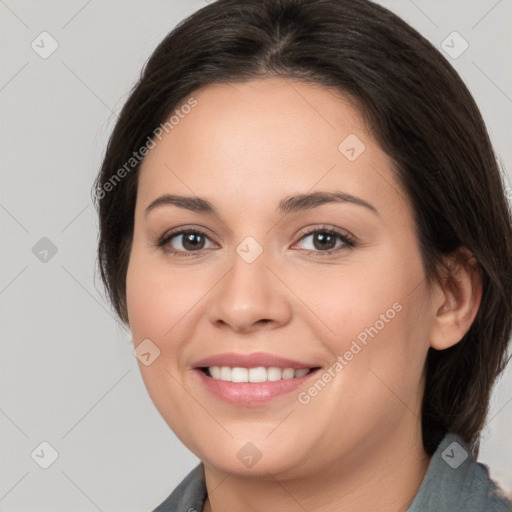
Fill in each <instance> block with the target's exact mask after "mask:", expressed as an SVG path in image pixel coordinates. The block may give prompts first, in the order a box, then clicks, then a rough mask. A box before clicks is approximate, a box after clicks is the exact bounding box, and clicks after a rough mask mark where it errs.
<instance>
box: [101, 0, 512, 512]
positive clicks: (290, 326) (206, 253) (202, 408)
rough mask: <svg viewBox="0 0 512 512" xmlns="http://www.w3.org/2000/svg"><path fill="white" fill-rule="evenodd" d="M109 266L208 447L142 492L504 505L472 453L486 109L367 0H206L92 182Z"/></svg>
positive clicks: (273, 503) (499, 257)
mask: <svg viewBox="0 0 512 512" xmlns="http://www.w3.org/2000/svg"><path fill="white" fill-rule="evenodd" d="M95 186H96V195H97V198H98V207H99V216H100V240H99V262H100V269H101V274H102V278H103V280H104V283H105V285H106V288H107V290H108V292H109V294H110V298H111V300H112V303H113V305H114V307H115V309H116V311H117V313H118V315H119V317H120V318H121V319H122V320H123V322H125V323H126V325H127V326H128V327H129V328H130V330H131V333H132V335H133V340H134V345H135V354H136V355H137V357H138V359H139V366H140V370H141V373H142V377H143V379H144V382H145V385H146V387H147V389H148V392H149V394H150V396H151V399H152V400H153V402H154V404H155V406H156V407H157V409H158V410H159V412H160V414H161V415H162V417H163V418H164V420H165V421H166V422H167V423H168V425H169V426H170V428H171V429H172V430H173V431H174V432H175V434H176V435H177V436H178V437H179V439H180V440H181V441H182V442H183V443H184V444H185V445H186V446H187V447H188V448H189V449H190V450H191V451H192V452H193V453H194V454H195V455H197V457H199V459H200V460H201V464H199V465H198V466H197V467H196V468H195V469H194V470H193V471H192V472H191V473H190V474H189V475H188V476H187V477H186V479H185V480H184V481H183V482H182V483H181V484H180V486H179V487H178V488H177V489H175V490H174V491H173V493H172V494H171V495H170V496H169V498H168V499H167V500H165V502H164V503H162V504H161V505H160V506H159V507H157V508H156V509H155V510H156V511H159V512H162V511H174V510H176V511H178V510H180V511H181V510H189V511H193V510H197V511H205V512H210V511H213V512H231V511H240V510H244V511H249V510H250V511H267V510H280V511H292V510H293V511H296V510H307V511H331V510H332V511H334V510H336V511H339V510H350V511H367V510H380V511H393V512H396V511H399V510H401V511H405V510H408V511H414V512H416V511H420V510H421V511H423V510H426V511H434V510H435V511H437V512H439V511H445V510H446V511H451V512H453V511H458V510H460V511H462V510H464V511H468V510H471V511H484V510H485V511H487V510H495V511H500V512H501V511H510V510H511V509H512V506H511V503H510V501H509V500H508V499H507V498H506V497H505V496H504V493H503V492H502V491H501V490H500V489H499V488H498V486H497V485H496V484H495V483H494V482H493V481H492V480H491V479H490V478H489V474H488V471H487V468H486V467H485V466H484V465H482V464H480V463H478V462H476V458H477V456H478V448H479V437H480V433H481V430H482V428H483V426H484V422H485V418H486V413H487V408H488V403H489V397H490V392H491V389H492V385H493V383H494V382H495V379H496V377H497V376H498V375H499V374H500V372H501V371H502V370H503V369H504V367H505V363H506V350H507V343H508V341H509V338H510V331H511V319H512V303H511V302H512V223H511V217H510V212H509V210H508V207H507V202H506V199H505V194H504V187H503V182H502V178H501V175H500V171H499V168H498V166H497V163H496V158H495V156H494V153H493V150H492V147H491V144H490V141H489V137H488V135H487V132H486V129H485V126H484V123H483V121H482V118H481V116H480V113H479V111H478V108H477V106H476V105H475V102H474V100H473V99H472V97H471V95H470V93H469V92H468V90H467V88H466V87H465V85H464V84H463V82H462V80H461V79H460V78H459V77H458V75H457V74H456V72H455V71H454V70H453V68H452V67H451V66H450V65H449V64H448V63H447V61H446V60H445V59H444V58H443V57H442V56H441V55H440V53H439V52H438V51H437V50H436V49H435V48H434V47H433V46H432V45H431V44H430V43H429V42H428V41H426V40H425V39H424V38H423V37H422V36H421V35H419V34H418V33H417V32H416V31H415V30H413V29H412V28H411V27H410V26H408V25H407V24H406V23H405V22H403V21H402V20H401V19H399V18H398V17H397V16H395V15H394V14H392V13H391V12H389V11H388V10H386V9H384V8H382V7H380V6H378V5H376V4H373V3H371V2H369V1H366V0H333V1H327V0H312V1H311V0H309V1H306V0H266V1H254V0H219V1H217V2H215V3H212V4H210V5H207V6H206V7H204V8H203V9H200V10H199V11H197V12H196V13H194V14H193V15H192V16H190V17H189V18H188V19H186V20H185V21H183V22H182V23H180V24H179V25H178V27H176V28H175V30H173V31H172V32H171V33H170V34H169V35H168V36H167V37H166V38H165V39H164V40H163V41H162V43H161V44H160V45H159V46H158V48H157V49H156V50H155V52H154V53H153V55H152V56H151V58H150V59H149V61H148V62H147V64H146V66H145V68H144V71H143V73H142V76H141V78H140V81H139V83H138V84H137V86H136V87H135V88H134V90H133V91H132V93H131V95H130V97H129V99H128V100H127V102H126V104H125V106H124V108H123V110H122V112H121V114H120V116H119V119H118V121H117V124H116V126H115V129H114V131H113V134H112V136H111V139H110V141H109V145H108V148H107V151H106V155H105V159H104V162H103V165H102V168H101V172H100V174H99V176H98V178H97V181H96V184H95Z"/></svg>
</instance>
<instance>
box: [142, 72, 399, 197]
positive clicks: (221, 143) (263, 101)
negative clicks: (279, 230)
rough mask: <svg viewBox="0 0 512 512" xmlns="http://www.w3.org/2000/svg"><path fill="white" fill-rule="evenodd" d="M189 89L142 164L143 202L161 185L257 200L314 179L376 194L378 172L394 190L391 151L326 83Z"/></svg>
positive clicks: (261, 82)
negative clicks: (190, 100)
mask: <svg viewBox="0 0 512 512" xmlns="http://www.w3.org/2000/svg"><path fill="white" fill-rule="evenodd" d="M191 96H192V97H193V98H194V100H195V101H196V105H195V106H194V107H193V108H191V109H188V108H187V109H183V110H182V111H180V109H181V107H180V106H177V107H176V109H175V112H176V110H177V111H178V112H177V114H180V113H181V115H177V116H176V117H175V118H174V121H175V122H174V124H173V126H172V129H170V130H168V133H165V132H164V133H163V134H162V137H161V140H158V139H155V142H156V146H155V147H154V148H153V149H152V150H151V151H150V152H149V154H148V155H147V156H146V158H145V160H144V162H143V164H142V168H141V175H140V177H139V193H140V196H139V197H140V198H141V202H143V203H145V204H146V205H147V203H148V202H150V201H151V200H153V199H154V198H155V196H156V195H157V194H161V193H165V192H179V193H186V194H187V195H191V194H192V195H193V194H198V195H212V196H217V197H219V198H221V197H222V198H226V199H228V198H229V197H231V198H232V199H231V200H235V199H236V198H237V197H239V196H240V194H243V195H244V196H245V197H244V201H257V200H260V201H261V198H262V197H263V196H264V197H265V198H266V199H268V198H270V197H273V196H276V197H278V196H283V195H286V194H287V193H291V192H297V191H300V192H306V191H309V190H311V189H312V188H322V189H324V190H325V189H329V188H331V189H338V190H340V189H341V190H343V191H344V192H346V193H350V194H355V195H366V197H373V199H374V200H375V201H374V202H376V203H379V202H380V200H379V198H378V196H379V195H380V196H382V194H383V192H384V191H383V180H385V181H387V182H388V188H389V183H391V184H392V187H394V188H395V193H396V188H397V187H398V184H397V183H393V180H394V177H393V176H392V174H393V173H392V172H391V167H390V161H389V159H388V157H387V155H386V154H385V153H384V152H383V151H382V150H381V148H380V147H379V146H378V144H377V143H376V141H375V139H374V137H373V136H372V134H371V132H370V130H369V127H368V126H367V124H366V123H365V121H364V119H363V118H362V116H361V115H360V113H359V112H358V111H357V109H356V108H355V107H354V106H353V105H352V103H351V102H350V101H349V100H348V99H347V98H345V97H344V96H343V95H342V94H341V93H339V92H338V91H335V90H334V89H332V88H326V87H324V86H321V85H318V84H310V83H304V82H299V81H295V80H285V79H265V80H258V81H250V82H244V83H229V84H215V85H210V86H207V87H205V88H202V89H200V90H198V91H196V92H195V93H193V94H192V95H191ZM185 101H186V100H185ZM183 104H185V102H184V103H182V105H183ZM185 112H187V113H185ZM176 121H177V122H176ZM346 141H348V142H346ZM347 150H348V153H347ZM354 156H356V158H354ZM317 183H318V185H319V186H318V187H315V184H317ZM290 187H291V188H290ZM171 189H172V190H171ZM292 189H293V190H292ZM392 192H393V191H392V190H390V191H389V193H392ZM257 198H258V199H257Z"/></svg>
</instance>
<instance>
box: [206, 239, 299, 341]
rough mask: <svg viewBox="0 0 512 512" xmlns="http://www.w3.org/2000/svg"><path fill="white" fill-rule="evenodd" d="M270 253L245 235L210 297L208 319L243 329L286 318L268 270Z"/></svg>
mask: <svg viewBox="0 0 512 512" xmlns="http://www.w3.org/2000/svg"><path fill="white" fill-rule="evenodd" d="M270 256H271V255H270V252H269V251H268V250H266V249H265V248H264V247H263V245H262V243H259V242H258V241H257V240H256V239H255V238H254V237H252V236H248V237H246V238H244V239H243V240H242V242H240V243H239V244H238V245H237V246H236V247H235V250H234V253H233V257H232V259H231V265H230V268H231V269H230V270H229V271H228V272H227V274H225V276H224V277H223V278H222V280H221V282H220V283H219V284H218V286H217V287H216V292H215V293H214V295H213V296H212V303H211V307H210V313H209V314H210V320H211V322H212V323H217V324H219V323H221V324H229V325H230V326H231V327H232V328H234V329H236V330H239V331H247V330H250V329H251V328H253V326H256V324H258V323H260V324H261V323H265V324H268V323H283V322H286V321H287V319H288V317H289V312H290V309H289V305H288V303H287V297H286V294H285V293H284V288H283V286H282V285H281V286H280V283H279V280H278V279H276V277H275V276H274V275H273V273H272V272H271V271H270V270H269V268H268V266H270V267H271V265H272V264H271V261H270V260H271V258H270Z"/></svg>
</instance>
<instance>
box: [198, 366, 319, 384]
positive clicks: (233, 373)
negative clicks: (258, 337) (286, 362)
mask: <svg viewBox="0 0 512 512" xmlns="http://www.w3.org/2000/svg"><path fill="white" fill-rule="evenodd" d="M208 371H209V372H210V375H211V377H212V378H214V379H217V380H224V381H227V382H267V381H269V382H273V381H277V380H281V379H285V380H288V379H293V378H298V377H304V375H307V374H308V373H309V372H310V369H309V368H301V369H300V370H294V369H293V368H278V367H277V366H271V367H269V368H265V367H263V366H258V367H256V368H240V367H235V368H231V367H229V366H210V367H208Z"/></svg>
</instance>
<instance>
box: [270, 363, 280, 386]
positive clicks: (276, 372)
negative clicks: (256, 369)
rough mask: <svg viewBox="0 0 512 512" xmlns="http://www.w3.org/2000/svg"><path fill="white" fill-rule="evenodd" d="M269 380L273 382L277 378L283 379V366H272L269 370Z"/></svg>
mask: <svg viewBox="0 0 512 512" xmlns="http://www.w3.org/2000/svg"><path fill="white" fill-rule="evenodd" d="M267 380H268V381H270V382H273V381H275V380H281V368H276V367H275V366H271V367H270V368H269V369H268V370H267Z"/></svg>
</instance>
